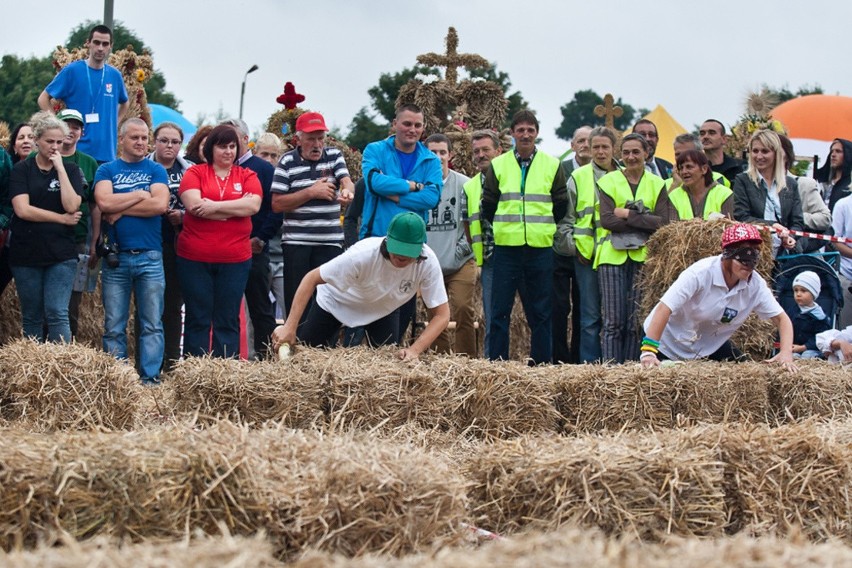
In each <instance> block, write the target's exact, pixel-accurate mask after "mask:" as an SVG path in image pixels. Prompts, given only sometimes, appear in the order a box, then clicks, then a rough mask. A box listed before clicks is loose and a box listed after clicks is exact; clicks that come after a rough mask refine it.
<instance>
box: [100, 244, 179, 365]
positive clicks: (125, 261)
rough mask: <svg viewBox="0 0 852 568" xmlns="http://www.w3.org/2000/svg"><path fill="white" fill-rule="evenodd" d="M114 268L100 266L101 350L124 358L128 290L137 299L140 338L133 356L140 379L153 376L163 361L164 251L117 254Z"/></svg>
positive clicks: (128, 307) (125, 356)
mask: <svg viewBox="0 0 852 568" xmlns="http://www.w3.org/2000/svg"><path fill="white" fill-rule="evenodd" d="M118 256H119V265H118V267H116V268H110V267H108V266H106V265H104V266H103V268H102V271H101V281H102V283H103V298H104V351H106V352H107V353H112V354H113V355H114V356H115V357H116V358H118V359H126V358H127V319H128V317H129V316H130V293H131V292H133V297H134V299H135V300H136V317H137V318H139V337H138V338H137V345H138V346H139V353H137V355H136V359H137V363H138V365H137V367H138V369H139V374H140V378H142V379H156V378H157V377H159V376H160V367H161V366H162V364H163V350H164V349H165V339H164V337H163V302H164V300H163V295H164V293H165V290H166V277H165V275H164V273H163V253H161V252H160V251H158V250H148V251H143V252H140V253H138V254H133V253H129V252H122V253H119V255H118Z"/></svg>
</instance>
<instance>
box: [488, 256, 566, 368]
mask: <svg viewBox="0 0 852 568" xmlns="http://www.w3.org/2000/svg"><path fill="white" fill-rule="evenodd" d="M491 262H493V263H494V284H493V288H492V291H491V293H492V299H491V336H490V337H489V343H488V357H489V359H491V360H498V359H509V325H510V322H511V317H512V307H513V306H514V304H515V292H516V291H517V292H519V293H520V295H521V303H522V304H523V306H524V314H525V315H526V317H527V323H528V324H529V326H530V332H531V337H530V359H531V360H532V363H533V364H535V365H538V364H541V363H550V362H551V359H552V358H553V357H552V355H553V342H552V329H551V322H550V317H551V311H552V295H553V293H552V290H553V249H551V248H550V247H547V248H536V247H530V246H526V245H524V246H515V247H510V246H499V245H498V246H495V247H494V256H493V257H492V258H491Z"/></svg>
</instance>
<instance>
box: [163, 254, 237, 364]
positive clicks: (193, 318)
mask: <svg viewBox="0 0 852 568" xmlns="http://www.w3.org/2000/svg"><path fill="white" fill-rule="evenodd" d="M251 262H252V261H251V259H249V260H246V261H244V262H197V261H194V260H188V259H186V258H181V257H178V259H177V266H178V278H179V279H180V289H181V292H182V293H183V301H184V305H185V306H186V314H185V318H184V326H183V328H184V332H183V353H184V355H188V356H194V357H198V356H201V355H206V354H207V353H210V354H212V355H213V356H214V357H223V358H224V357H232V358H236V357H239V355H240V302H241V301H242V298H243V292H244V291H245V289H246V282H248V277H249V271H250V270H251ZM211 327H212V329H213V344H212V347H211V344H210V329H211Z"/></svg>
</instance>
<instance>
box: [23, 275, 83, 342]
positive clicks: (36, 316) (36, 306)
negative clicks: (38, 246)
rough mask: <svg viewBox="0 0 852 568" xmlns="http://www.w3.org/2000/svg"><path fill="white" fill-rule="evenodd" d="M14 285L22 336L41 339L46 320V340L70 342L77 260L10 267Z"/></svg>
mask: <svg viewBox="0 0 852 568" xmlns="http://www.w3.org/2000/svg"><path fill="white" fill-rule="evenodd" d="M11 268H12V274H13V275H14V276H15V288H17V290H18V298H20V300H21V320H22V321H23V328H24V335H25V336H26V337H30V338H32V339H37V340H41V339H42V338H43V337H44V323H45V320H46V321H47V340H48V341H53V342H60V341H65V342H70V341H71V326H70V325H69V324H68V303H69V302H70V301H71V288H72V287H73V285H74V274H75V273H76V271H77V259H76V258H74V259H70V260H65V261H62V262H57V263H56V264H51V265H50V266H12V267H11Z"/></svg>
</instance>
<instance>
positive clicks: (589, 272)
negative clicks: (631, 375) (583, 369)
mask: <svg viewBox="0 0 852 568" xmlns="http://www.w3.org/2000/svg"><path fill="white" fill-rule="evenodd" d="M574 282H575V283H576V285H577V289H578V290H579V291H580V308H579V310H580V331H579V334H580V357H579V362H580V363H594V362H596V361H600V360H601V294H600V289H599V288H598V273H597V272H596V271H595V269H594V268H592V263H591V261H590V262H589V264H583V263H582V262H580V261H579V260H577V257H574Z"/></svg>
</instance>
